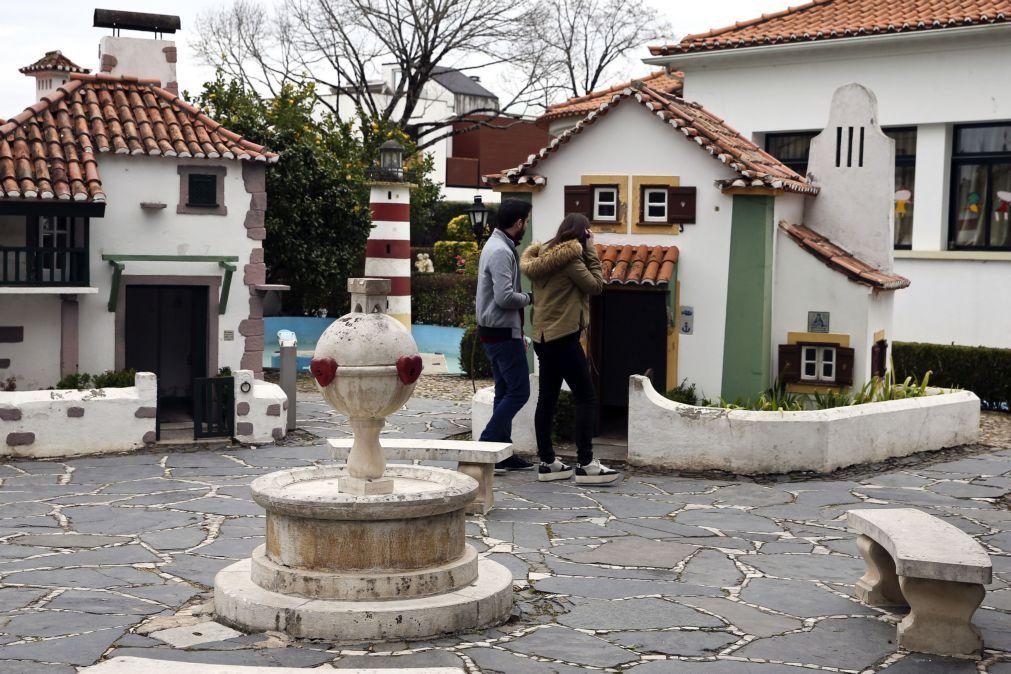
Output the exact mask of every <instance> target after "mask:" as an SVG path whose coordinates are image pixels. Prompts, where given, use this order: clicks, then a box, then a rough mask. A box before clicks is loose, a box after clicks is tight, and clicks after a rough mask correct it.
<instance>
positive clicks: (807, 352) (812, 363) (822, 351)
mask: <svg viewBox="0 0 1011 674" xmlns="http://www.w3.org/2000/svg"><path fill="white" fill-rule="evenodd" d="M835 366H836V353H835V347H834V346H803V347H801V350H800V378H801V379H802V380H803V381H820V382H834V381H835Z"/></svg>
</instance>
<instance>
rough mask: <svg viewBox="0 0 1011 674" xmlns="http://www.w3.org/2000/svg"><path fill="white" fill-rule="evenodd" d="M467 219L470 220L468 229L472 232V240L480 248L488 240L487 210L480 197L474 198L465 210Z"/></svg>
mask: <svg viewBox="0 0 1011 674" xmlns="http://www.w3.org/2000/svg"><path fill="white" fill-rule="evenodd" d="M467 217H468V218H470V229H471V231H472V232H474V238H475V239H477V245H478V247H480V246H481V245H482V244H483V243H484V242H485V240H486V239H487V238H488V230H487V225H488V208H487V207H486V206H485V205H484V202H483V201H482V200H481V196H480V195H476V196H475V197H474V203H473V204H471V206H470V208H468V209H467Z"/></svg>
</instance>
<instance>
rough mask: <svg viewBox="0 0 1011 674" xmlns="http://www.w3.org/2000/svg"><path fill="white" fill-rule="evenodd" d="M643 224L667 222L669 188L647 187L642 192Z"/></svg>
mask: <svg viewBox="0 0 1011 674" xmlns="http://www.w3.org/2000/svg"><path fill="white" fill-rule="evenodd" d="M642 200H643V211H642V219H643V222H667V188H666V187H647V188H645V189H643V191H642Z"/></svg>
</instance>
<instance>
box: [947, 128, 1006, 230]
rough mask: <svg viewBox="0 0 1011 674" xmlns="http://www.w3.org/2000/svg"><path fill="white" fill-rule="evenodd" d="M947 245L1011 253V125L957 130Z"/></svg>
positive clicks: (953, 157)
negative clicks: (1010, 220)
mask: <svg viewBox="0 0 1011 674" xmlns="http://www.w3.org/2000/svg"><path fill="white" fill-rule="evenodd" d="M951 164H952V166H951V213H950V219H949V222H950V225H949V230H948V247H949V248H955V249H959V248H960V249H971V250H1011V222H1009V218H1011V123H1007V122H1005V123H1003V124H971V125H965V126H957V127H955V141H954V146H953V149H952V156H951Z"/></svg>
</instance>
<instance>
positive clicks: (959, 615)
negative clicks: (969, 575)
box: [898, 576, 986, 658]
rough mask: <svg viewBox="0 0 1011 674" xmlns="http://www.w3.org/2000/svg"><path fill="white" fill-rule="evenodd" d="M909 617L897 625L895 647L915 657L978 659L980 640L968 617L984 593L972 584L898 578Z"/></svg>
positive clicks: (981, 640)
mask: <svg viewBox="0 0 1011 674" xmlns="http://www.w3.org/2000/svg"><path fill="white" fill-rule="evenodd" d="M899 585H900V587H901V588H902V594H903V596H904V597H905V598H906V601H908V602H909V615H907V616H906V617H905V618H903V620H902V622H901V623H899V628H898V632H899V646H901V647H902V648H905V649H907V650H910V651H916V652H918V653H933V654H934V655H948V656H955V657H963V658H965V657H968V658H978V657H980V656H981V655H982V653H983V639H982V638H981V637H980V633H979V630H978V629H977V628H976V626H975V625H973V624H972V614H973V613H975V612H976V609H977V608H979V605H980V604H981V603H983V597H984V596H985V595H986V589H985V588H984V587H983V586H982V585H977V584H975V583H956V582H951V581H943V580H927V579H923V578H906V577H903V576H900V577H899Z"/></svg>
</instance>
